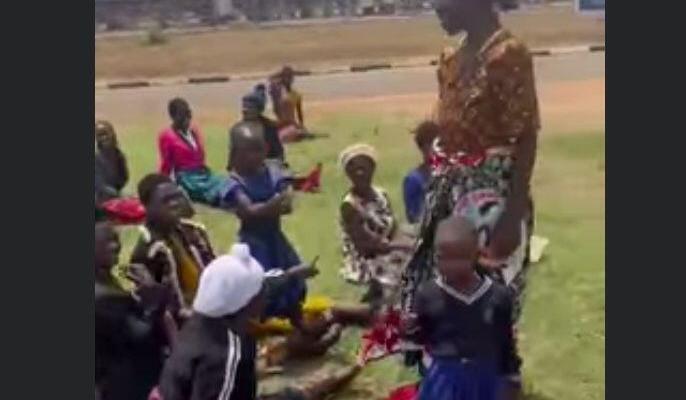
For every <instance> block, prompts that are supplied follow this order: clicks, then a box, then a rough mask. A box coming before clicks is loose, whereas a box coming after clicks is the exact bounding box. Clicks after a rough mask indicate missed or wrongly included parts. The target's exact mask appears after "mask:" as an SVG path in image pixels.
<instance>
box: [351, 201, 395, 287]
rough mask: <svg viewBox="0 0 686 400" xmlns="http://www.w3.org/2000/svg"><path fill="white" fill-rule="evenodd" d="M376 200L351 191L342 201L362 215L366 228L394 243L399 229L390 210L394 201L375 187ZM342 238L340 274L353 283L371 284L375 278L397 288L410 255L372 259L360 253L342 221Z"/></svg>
mask: <svg viewBox="0 0 686 400" xmlns="http://www.w3.org/2000/svg"><path fill="white" fill-rule="evenodd" d="M373 190H374V199H373V200H371V201H364V200H363V199H361V198H359V197H357V196H355V195H354V194H353V193H352V192H348V193H347V194H346V196H345V197H344V199H343V203H344V204H346V203H347V204H350V205H351V206H352V207H353V208H354V209H355V210H357V212H358V213H359V214H360V215H361V216H362V220H363V224H364V225H365V227H366V228H367V229H368V230H369V231H371V232H373V233H375V234H377V235H379V236H382V237H384V238H386V239H388V240H392V239H393V236H394V234H395V230H396V221H395V217H394V216H393V210H392V209H391V202H390V200H389V199H388V195H387V194H386V192H385V191H383V190H382V189H379V188H374V189H373ZM340 226H341V235H342V238H343V263H344V264H343V268H342V270H341V275H342V276H343V277H344V278H345V279H346V280H347V281H349V282H351V283H358V284H363V283H369V282H370V281H371V280H372V279H374V280H377V281H378V282H379V283H381V284H383V285H385V286H396V285H398V284H399V282H400V276H401V273H402V268H403V266H404V264H405V262H406V261H407V256H406V255H405V254H403V253H402V252H398V251H392V252H390V253H388V254H376V255H372V256H368V255H363V254H361V253H360V252H359V251H358V250H357V248H356V247H355V244H354V242H353V240H352V238H351V237H350V235H349V234H348V233H347V232H346V229H345V226H344V223H343V219H342V218H341V220H340Z"/></svg>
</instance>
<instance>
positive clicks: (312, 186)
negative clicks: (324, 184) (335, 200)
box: [293, 163, 322, 193]
mask: <svg viewBox="0 0 686 400" xmlns="http://www.w3.org/2000/svg"><path fill="white" fill-rule="evenodd" d="M321 177H322V164H321V163H319V164H317V166H316V167H314V169H313V170H312V171H310V173H308V174H307V175H306V176H304V177H297V178H295V179H294V180H293V189H295V190H297V191H300V192H305V193H315V192H318V191H319V189H320V188H321Z"/></svg>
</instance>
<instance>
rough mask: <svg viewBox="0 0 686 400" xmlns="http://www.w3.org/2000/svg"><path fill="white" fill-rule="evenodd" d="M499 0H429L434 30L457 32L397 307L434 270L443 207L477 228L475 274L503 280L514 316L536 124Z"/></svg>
mask: <svg viewBox="0 0 686 400" xmlns="http://www.w3.org/2000/svg"><path fill="white" fill-rule="evenodd" d="M496 1H500V0H438V3H437V5H436V12H437V15H438V18H439V20H440V22H441V26H442V27H443V29H444V30H445V31H446V32H447V33H448V34H449V35H451V36H455V35H458V34H459V35H460V40H459V43H458V45H457V47H455V48H450V49H447V50H446V51H444V52H443V54H442V56H441V58H440V63H439V70H438V83H439V101H438V107H437V115H436V122H437V124H438V126H439V128H440V129H439V131H440V132H439V137H438V140H437V142H436V145H435V154H434V157H433V162H432V164H433V169H434V170H433V178H432V182H431V184H430V187H429V193H428V196H427V204H426V209H425V213H424V215H423V218H422V223H421V228H420V235H421V239H420V241H419V242H418V246H417V248H416V250H415V254H414V257H413V260H412V262H411V263H410V265H409V266H408V268H407V271H406V273H405V276H404V293H403V294H404V296H403V300H404V301H403V305H404V307H406V308H410V307H411V306H410V304H411V300H412V298H413V297H414V293H415V291H416V288H417V286H418V285H419V284H420V283H421V282H423V281H425V280H427V279H430V278H431V277H433V276H434V270H435V257H434V250H433V247H434V246H433V242H434V235H435V231H436V225H437V222H438V221H440V220H441V219H443V218H445V217H446V216H448V215H450V214H458V215H461V216H463V217H467V218H468V219H470V220H471V221H472V222H473V223H474V224H475V226H477V228H478V231H479V240H480V254H481V258H480V263H479V264H480V268H481V270H482V273H484V274H488V275H491V276H492V277H494V278H496V279H498V280H500V281H504V283H506V284H507V285H508V286H510V288H512V289H513V290H514V292H515V295H516V300H515V302H516V304H515V311H514V315H513V318H514V319H515V320H516V319H517V318H518V316H519V307H518V306H519V305H520V304H521V293H522V290H523V286H524V277H525V273H526V270H527V264H528V260H527V258H528V257H527V251H526V250H527V247H528V241H529V237H530V235H531V232H530V229H529V228H530V226H531V224H530V223H529V222H530V220H531V218H532V210H531V208H532V207H531V206H530V204H531V203H530V201H529V199H530V197H529V190H530V187H529V185H530V180H531V174H532V170H533V166H534V162H535V157H536V144H537V136H538V134H537V133H538V130H539V127H540V123H539V113H538V101H537V97H536V90H535V85H534V71H533V62H532V57H531V54H530V53H529V51H528V49H527V48H526V46H525V45H524V44H523V43H522V42H521V41H520V40H519V39H517V38H516V37H514V36H513V35H512V34H511V33H510V32H509V31H508V30H507V29H504V28H503V27H502V26H501V24H500V20H499V17H498V14H497V12H496V10H495V5H496V4H495V2H496Z"/></svg>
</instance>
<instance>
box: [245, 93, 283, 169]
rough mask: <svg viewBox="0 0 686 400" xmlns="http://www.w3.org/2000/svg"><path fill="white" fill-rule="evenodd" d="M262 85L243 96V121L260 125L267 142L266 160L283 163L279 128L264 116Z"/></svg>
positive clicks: (274, 122) (264, 98) (264, 104)
mask: <svg viewBox="0 0 686 400" xmlns="http://www.w3.org/2000/svg"><path fill="white" fill-rule="evenodd" d="M261 88H262V86H260V85H258V87H256V88H255V90H254V91H253V92H251V93H249V94H247V95H245V96H243V119H242V121H245V122H256V123H258V124H260V125H261V126H262V131H263V133H264V139H265V141H266V142H267V160H271V161H274V162H276V163H281V164H284V163H285V156H284V149H283V144H282V143H281V139H280V138H279V128H278V126H277V123H276V121H272V120H271V119H269V118H267V117H265V116H264V114H263V113H264V109H265V106H266V103H265V101H266V97H265V94H264V93H263V92H262V89H261Z"/></svg>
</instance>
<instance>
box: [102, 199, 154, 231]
mask: <svg viewBox="0 0 686 400" xmlns="http://www.w3.org/2000/svg"><path fill="white" fill-rule="evenodd" d="M101 207H102V209H103V211H105V213H106V214H107V218H108V219H110V220H111V221H113V222H114V223H117V224H121V225H135V224H140V223H142V222H143V221H145V207H143V204H142V203H141V202H140V200H138V199H137V198H135V197H128V198H119V199H112V200H108V201H106V202H104V203H102V205H101Z"/></svg>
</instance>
